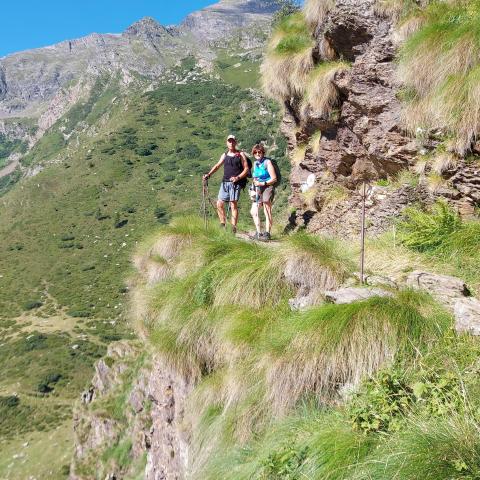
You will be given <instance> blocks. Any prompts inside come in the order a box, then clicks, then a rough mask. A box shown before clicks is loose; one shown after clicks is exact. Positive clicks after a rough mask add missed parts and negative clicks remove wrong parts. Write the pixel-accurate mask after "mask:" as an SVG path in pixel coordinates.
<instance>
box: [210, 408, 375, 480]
mask: <svg viewBox="0 0 480 480" xmlns="http://www.w3.org/2000/svg"><path fill="white" fill-rule="evenodd" d="M372 444H374V440H373V439H372V438H369V437H366V436H364V435H362V434H359V433H357V432H354V431H353V430H352V429H351V428H350V426H349V424H348V423H347V422H345V420H344V419H342V418H341V416H340V415H337V414H336V413H335V412H331V411H330V412H328V411H326V412H321V411H319V410H317V409H316V408H314V407H311V406H308V407H304V408H301V409H299V410H298V412H295V413H294V414H292V415H291V416H289V417H287V418H285V419H283V420H281V421H276V422H274V423H273V424H271V425H270V426H269V428H268V429H267V430H266V431H265V433H264V434H262V435H261V436H260V437H259V438H257V439H256V440H255V441H252V442H250V443H249V444H247V446H245V447H244V448H241V449H240V448H238V449H230V450H229V449H222V450H220V452H218V453H217V454H216V455H215V457H214V458H212V461H211V462H210V463H209V465H208V466H207V468H206V469H205V470H204V471H203V472H202V477H201V478H205V479H206V480H210V479H212V480H213V479H214V478H224V479H225V480H247V479H252V478H255V479H265V480H267V479H272V480H273V479H280V478H282V479H291V480H297V479H298V480H300V479H302V478H311V479H323V478H328V479H332V480H341V479H342V480H343V479H346V478H351V477H350V475H352V474H353V473H355V472H356V471H357V470H358V464H359V463H361V461H362V459H363V458H365V456H366V455H367V454H368V453H369V451H370V449H371V446H372Z"/></svg>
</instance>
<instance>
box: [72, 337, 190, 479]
mask: <svg viewBox="0 0 480 480" xmlns="http://www.w3.org/2000/svg"><path fill="white" fill-rule="evenodd" d="M191 390H192V385H191V384H190V383H189V381H188V380H187V379H186V377H184V376H182V375H179V374H178V373H177V372H175V371H174V370H173V369H172V368H171V366H168V365H167V364H166V363H165V362H164V361H163V360H162V359H161V358H160V357H156V356H151V357H150V356H148V355H146V354H145V353H143V352H142V351H141V348H140V347H139V346H138V345H136V344H134V343H128V342H118V343H114V344H112V345H110V347H109V349H108V353H107V356H106V357H105V358H104V359H101V360H100V361H99V362H98V363H97V365H96V367H95V376H94V378H93V380H92V383H91V386H90V388H89V389H88V390H87V391H85V392H84V393H83V395H82V402H81V404H80V405H79V407H78V408H77V410H76V412H75V416H74V432H75V451H74V459H73V462H72V466H71V474H70V479H71V480H87V479H100V478H101V479H102V480H103V479H105V478H108V479H122V478H131V476H132V475H144V476H142V478H145V479H146V480H163V479H172V480H174V479H181V478H184V476H185V471H186V466H187V460H188V428H186V427H185V425H184V410H185V401H186V398H187V396H188V394H189V393H190V391H191ZM119 452H123V453H124V456H123V457H122V456H121V455H120V453H119ZM122 459H123V461H122Z"/></svg>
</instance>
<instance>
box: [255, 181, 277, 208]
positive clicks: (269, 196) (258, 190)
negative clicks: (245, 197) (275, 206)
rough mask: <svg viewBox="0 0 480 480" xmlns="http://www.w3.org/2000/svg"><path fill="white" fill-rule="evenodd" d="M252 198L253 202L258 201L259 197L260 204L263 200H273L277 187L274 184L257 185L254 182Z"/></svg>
mask: <svg viewBox="0 0 480 480" xmlns="http://www.w3.org/2000/svg"><path fill="white" fill-rule="evenodd" d="M250 192H252V193H251V194H250V199H251V200H252V202H256V201H257V197H258V204H259V205H261V204H262V203H263V202H273V199H274V198H275V187H274V186H273V185H269V186H268V187H255V186H254V185H253V184H252V185H251V186H250Z"/></svg>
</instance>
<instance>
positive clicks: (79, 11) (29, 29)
mask: <svg viewBox="0 0 480 480" xmlns="http://www.w3.org/2000/svg"><path fill="white" fill-rule="evenodd" d="M213 3H216V0H167V1H165V0H157V1H155V0H73V1H68V0H43V1H42V0H40V1H39V0H24V1H22V0H6V1H2V6H1V27H0V57H3V56H4V55H7V54H9V53H13V52H17V51H20V50H27V49H30V48H37V47H44V46H46V45H51V44H53V43H57V42H60V41H62V40H67V39H71V38H77V37H81V36H83V35H87V34H89V33H92V32H97V33H121V32H122V31H123V30H125V28H126V27H128V26H129V25H131V24H132V23H133V22H135V21H136V20H139V19H140V18H142V17H145V16H150V17H153V18H155V19H157V20H158V21H159V22H160V23H162V24H164V25H169V24H173V23H179V22H180V21H181V20H182V19H183V18H184V17H185V16H186V15H187V14H188V13H190V12H193V11H195V10H199V9H201V8H203V7H205V6H207V5H211V4H213Z"/></svg>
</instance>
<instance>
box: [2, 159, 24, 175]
mask: <svg viewBox="0 0 480 480" xmlns="http://www.w3.org/2000/svg"><path fill="white" fill-rule="evenodd" d="M19 163H20V160H19V159H16V160H13V162H12V163H9V164H8V165H7V166H6V167H3V168H2V169H0V178H2V177H6V176H7V175H10V174H11V173H12V172H13V171H14V170H15V169H16V168H17V166H18V164H19Z"/></svg>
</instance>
